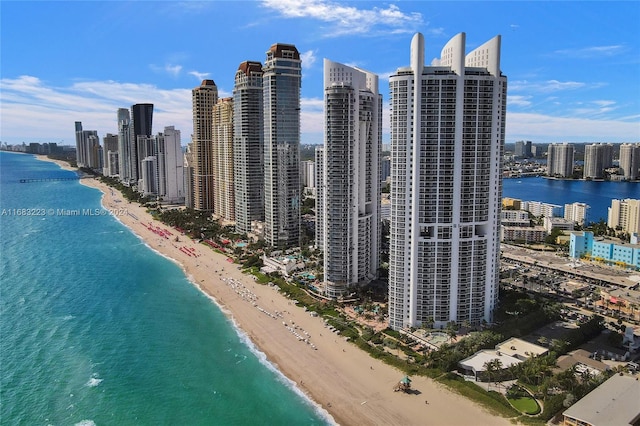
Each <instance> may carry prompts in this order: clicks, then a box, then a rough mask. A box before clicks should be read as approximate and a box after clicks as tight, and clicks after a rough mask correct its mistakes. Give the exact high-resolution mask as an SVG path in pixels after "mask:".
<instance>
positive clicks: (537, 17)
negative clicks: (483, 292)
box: [0, 0, 640, 145]
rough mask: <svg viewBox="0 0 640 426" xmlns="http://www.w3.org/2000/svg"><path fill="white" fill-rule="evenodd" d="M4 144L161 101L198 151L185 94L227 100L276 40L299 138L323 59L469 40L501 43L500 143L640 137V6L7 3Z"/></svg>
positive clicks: (385, 62) (391, 54) (312, 118)
mask: <svg viewBox="0 0 640 426" xmlns="http://www.w3.org/2000/svg"><path fill="white" fill-rule="evenodd" d="M0 16H1V25H0V27H1V30H0V31H1V34H0V35H1V38H0V43H1V45H0V48H1V49H0V50H1V57H0V59H1V63H0V75H1V86H0V120H1V121H0V141H2V142H8V143H19V142H22V141H25V142H34V141H35V142H57V143H62V144H67V145H71V144H74V121H82V122H83V125H84V128H85V129H91V130H97V131H98V133H99V135H100V136H101V137H102V136H104V134H106V133H107V132H109V133H116V132H117V125H116V111H117V109H118V108H120V107H130V106H131V105H132V104H134V103H144V102H152V103H154V104H155V114H154V120H153V127H154V129H153V131H154V133H157V132H159V131H162V129H163V128H164V126H170V125H174V126H176V128H178V129H180V130H181V132H182V143H183V145H186V144H187V143H188V142H189V139H190V134H191V129H192V122H191V120H192V117H191V89H192V88H194V87H196V86H198V85H199V84H200V81H201V80H202V79H203V78H210V79H213V80H214V81H215V82H216V84H217V86H218V90H219V92H220V95H221V96H230V95H231V92H232V89H233V78H234V74H235V71H236V69H237V67H238V65H239V64H240V62H242V61H245V60H257V61H260V62H264V58H265V52H266V51H267V49H268V48H269V47H270V46H271V45H272V44H273V43H277V42H280V43H292V44H295V45H296V47H297V48H298V50H299V51H300V52H301V54H302V58H303V79H302V101H301V114H302V123H301V127H302V129H301V130H302V143H322V138H323V135H322V133H323V132H322V129H323V116H322V108H323V87H322V86H323V85H322V78H323V76H322V59H323V58H328V59H331V60H334V61H337V62H342V63H345V64H349V65H354V66H358V67H360V68H363V69H365V70H367V71H371V72H374V73H376V74H378V75H379V76H380V92H381V93H382V94H383V98H384V102H385V120H384V126H383V127H384V129H383V132H384V136H383V140H384V141H385V142H387V141H388V140H389V134H388V92H389V90H388V76H389V75H390V74H392V73H393V72H394V71H395V70H396V69H397V68H398V67H401V66H406V65H408V64H409V47H410V42H411V37H412V36H413V34H414V33H415V32H421V33H423V34H424V36H425V43H426V55H425V57H426V58H427V62H428V63H430V62H431V59H433V58H437V57H439V56H440V50H441V49H442V47H443V46H444V45H445V43H446V42H447V41H448V40H449V39H450V38H451V37H453V36H454V35H455V34H457V33H459V32H465V33H466V35H467V37H466V39H467V51H471V50H473V49H474V48H475V47H477V46H479V45H480V44H482V43H484V42H485V41H487V40H489V39H490V38H492V37H493V36H495V35H497V34H501V35H502V62H501V68H502V72H503V73H504V74H506V75H507V76H508V87H509V89H508V101H507V136H506V142H507V143H511V142H515V141H517V140H522V139H526V140H531V141H533V142H534V143H551V142H639V141H640V26H639V25H638V22H640V2H637V1H623V2H611V1H606V2H595V1H581V2H570V1H555V2H547V1H535V2H521V1H498V2H484V1H483V2H480V1H473V2H463V1H446V2H440V1H428V2H427V1H397V2H382V1H373V2H372V1H326V0H309V1H302V0H265V1H237V2H234V1H215V2H196V1H185V2H174V1H154V2H152V1H136V2H127V1H71V2H56V1H46V2H36V1H2V2H0Z"/></svg>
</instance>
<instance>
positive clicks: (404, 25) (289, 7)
mask: <svg viewBox="0 0 640 426" xmlns="http://www.w3.org/2000/svg"><path fill="white" fill-rule="evenodd" d="M262 4H263V5H264V6H265V7H267V8H269V9H273V10H275V11H276V12H278V13H280V14H281V15H282V16H284V17H287V18H311V19H316V20H318V21H322V22H326V23H328V24H331V27H330V28H327V29H326V31H325V36H327V37H337V36H341V35H345V34H370V33H371V32H372V31H375V32H378V33H380V32H382V33H394V34H395V33H412V32H414V31H415V29H416V28H418V27H420V26H423V25H424V22H423V19H422V15H421V14H420V13H415V12H414V13H404V12H402V11H401V10H400V8H399V7H398V6H396V5H394V4H392V5H389V7H387V8H386V9H385V8H379V7H374V8H373V9H369V10H365V9H358V8H357V7H352V6H343V5H341V4H339V3H337V2H331V1H326V0H302V1H301V0H263V2H262Z"/></svg>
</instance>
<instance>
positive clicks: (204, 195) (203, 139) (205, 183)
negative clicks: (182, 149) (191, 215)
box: [191, 80, 218, 212]
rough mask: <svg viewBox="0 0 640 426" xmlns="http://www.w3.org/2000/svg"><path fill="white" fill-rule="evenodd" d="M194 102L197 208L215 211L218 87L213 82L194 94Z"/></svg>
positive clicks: (193, 153) (194, 178) (208, 82)
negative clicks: (213, 136)
mask: <svg viewBox="0 0 640 426" xmlns="http://www.w3.org/2000/svg"><path fill="white" fill-rule="evenodd" d="M191 95H192V100H193V137H192V143H193V145H192V151H191V153H192V158H193V208H194V209H196V210H201V211H206V212H213V200H214V192H213V138H212V134H211V132H212V129H213V107H214V105H215V104H216V103H217V102H218V87H217V86H216V83H214V81H213V80H202V84H201V85H200V86H199V87H196V88H195V89H193V90H192V91H191Z"/></svg>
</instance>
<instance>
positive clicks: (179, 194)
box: [156, 126, 185, 203]
mask: <svg viewBox="0 0 640 426" xmlns="http://www.w3.org/2000/svg"><path fill="white" fill-rule="evenodd" d="M156 140H157V144H158V197H160V198H162V200H163V201H167V202H169V203H183V202H184V200H185V188H184V184H185V179H184V158H183V154H182V144H181V140H180V130H176V128H175V127H174V126H167V127H165V128H164V133H158V135H157V136H156Z"/></svg>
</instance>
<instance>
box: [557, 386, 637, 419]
mask: <svg viewBox="0 0 640 426" xmlns="http://www.w3.org/2000/svg"><path fill="white" fill-rule="evenodd" d="M564 416H566V417H570V418H572V419H577V420H580V421H582V422H586V423H588V424H591V425H594V426H596V425H632V424H637V422H638V420H639V419H640V381H639V380H638V377H633V376H628V375H622V374H616V375H614V376H611V378H609V380H607V381H606V382H604V383H603V384H601V385H600V386H598V387H597V388H595V389H594V390H592V391H591V392H589V393H588V394H587V395H586V396H585V397H584V398H582V399H581V400H580V401H578V402H576V403H575V404H574V405H572V406H571V407H570V408H569V409H568V410H567V411H565V412H564Z"/></svg>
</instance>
